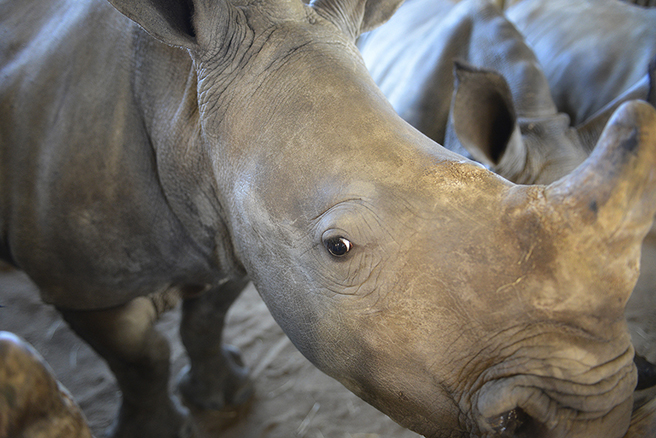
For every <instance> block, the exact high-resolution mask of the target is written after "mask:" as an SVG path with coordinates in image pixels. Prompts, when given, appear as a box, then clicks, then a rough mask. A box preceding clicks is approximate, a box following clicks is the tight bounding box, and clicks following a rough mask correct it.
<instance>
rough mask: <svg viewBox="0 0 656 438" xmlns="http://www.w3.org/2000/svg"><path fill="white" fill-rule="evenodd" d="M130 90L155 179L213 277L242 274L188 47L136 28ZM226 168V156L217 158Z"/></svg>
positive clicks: (195, 71)
mask: <svg viewBox="0 0 656 438" xmlns="http://www.w3.org/2000/svg"><path fill="white" fill-rule="evenodd" d="M134 40H135V43H134V48H135V49H134V55H133V56H134V58H135V62H137V63H138V65H139V69H136V70H135V73H134V79H133V84H134V93H135V95H136V99H137V101H138V105H139V106H140V107H141V108H142V114H143V117H144V125H145V129H146V130H147V132H148V137H149V139H150V146H151V147H152V148H153V151H154V155H155V159H156V165H157V172H158V179H159V183H160V185H161V187H162V190H163V192H164V195H165V197H166V200H167V202H168V205H169V207H170V208H171V210H172V211H173V213H174V214H175V216H176V217H177V218H178V220H179V221H180V224H181V225H182V227H183V228H184V229H185V230H186V232H187V233H188V237H189V238H190V239H191V240H192V241H193V242H194V243H195V247H196V249H197V250H198V252H199V253H200V254H201V256H202V257H203V258H204V259H205V260H206V261H207V262H208V263H209V266H211V267H212V269H214V270H217V269H218V271H217V272H215V275H217V276H219V277H226V276H231V275H235V274H237V275H243V268H242V267H241V264H240V263H239V262H238V261H237V259H236V258H235V257H234V254H233V252H232V243H231V238H230V233H229V232H228V225H227V223H226V215H225V209H224V207H223V203H224V199H223V197H222V196H221V195H222V192H221V189H220V188H219V186H218V184H217V179H216V178H215V177H214V171H213V164H214V161H215V160H217V157H214V156H213V155H212V150H211V148H210V147H209V146H208V140H207V138H206V136H205V135H204V133H203V130H202V127H201V121H200V120H201V118H200V110H199V104H198V94H197V90H198V79H197V70H196V68H195V66H194V63H193V61H192V58H191V57H190V55H189V53H188V51H187V50H184V49H178V48H173V47H170V46H167V45H165V44H163V43H161V42H159V41H157V40H155V39H154V38H152V37H150V36H149V35H148V34H146V33H145V32H144V31H143V30H141V29H139V28H136V29H135V37H134ZM218 161H219V162H220V163H222V165H224V166H229V165H230V164H229V163H230V158H229V157H225V158H223V159H218Z"/></svg>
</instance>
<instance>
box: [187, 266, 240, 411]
mask: <svg viewBox="0 0 656 438" xmlns="http://www.w3.org/2000/svg"><path fill="white" fill-rule="evenodd" d="M247 284H248V279H246V278H242V279H236V280H231V281H228V282H227V283H225V284H223V285H221V286H219V287H218V288H215V289H211V290H209V291H207V292H205V293H203V294H201V295H199V296H196V297H194V298H187V299H185V300H184V302H183V304H182V321H181V323H180V335H181V338H182V343H183V344H184V346H185V348H186V350H187V354H188V356H189V360H190V363H191V364H190V366H188V367H187V368H185V369H184V370H183V371H182V373H181V376H180V379H179V383H178V389H179V390H180V394H181V395H182V399H183V401H184V402H185V403H186V404H187V405H189V406H190V407H192V408H196V409H201V410H213V411H220V410H226V411H229V410H232V409H233V408H234V407H236V406H239V405H243V404H245V403H246V402H248V401H249V400H250V398H251V396H252V395H253V386H252V383H251V381H250V380H249V378H248V369H247V368H246V367H244V365H243V363H242V361H241V357H240V354H239V351H238V350H237V349H236V348H235V347H231V346H226V345H223V343H222V335H223V325H224V322H225V316H226V313H227V312H228V308H229V307H230V305H231V304H232V303H233V302H234V301H235V299H236V298H237V297H238V296H239V294H240V293H241V291H242V290H244V288H245V287H246V285H247Z"/></svg>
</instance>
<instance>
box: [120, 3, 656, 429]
mask: <svg viewBox="0 0 656 438" xmlns="http://www.w3.org/2000/svg"><path fill="white" fill-rule="evenodd" d="M112 3H114V4H115V5H116V6H117V7H118V9H119V10H121V11H123V12H124V13H125V14H126V15H128V16H129V17H131V18H133V19H134V20H136V21H138V22H139V23H140V24H141V25H142V26H143V27H144V28H145V29H146V30H148V31H149V32H150V33H151V34H152V35H154V36H156V37H157V38H159V39H161V40H163V41H165V42H167V43H168V44H170V45H174V46H178V47H182V48H185V49H187V50H188V51H189V53H190V55H191V57H192V59H193V62H194V67H195V72H196V75H197V80H196V81H195V82H194V81H190V84H192V85H193V86H195V89H193V87H192V88H191V92H192V93H194V94H195V95H196V96H197V102H198V124H199V126H200V129H201V138H202V142H201V143H200V144H201V147H202V151H203V154H204V155H203V156H204V157H206V159H207V162H208V167H209V168H210V173H211V175H212V178H213V184H214V187H215V194H216V195H215V196H216V201H217V205H218V206H219V207H220V208H217V211H220V212H221V222H222V223H223V224H225V229H226V236H223V237H222V240H221V242H222V243H221V245H222V246H221V248H222V249H221V251H223V252H224V253H225V254H227V256H225V257H224V258H223V259H221V260H226V257H227V258H228V259H229V262H230V266H233V267H234V268H233V269H234V270H236V271H238V272H240V273H246V274H247V275H248V276H249V277H250V278H251V279H252V280H253V282H254V283H255V285H256V287H257V289H258V291H259V293H260V294H261V296H262V298H263V299H264V301H265V302H266V304H267V306H268V307H269V309H270V311H271V313H272V314H273V316H274V317H275V319H276V320H277V322H278V323H279V324H280V326H281V327H282V328H283V330H284V331H285V333H286V334H287V335H288V336H289V337H290V339H291V340H292V341H293V342H294V344H295V345H296V346H297V347H298V349H299V350H300V351H301V352H302V353H303V354H304V355H305V356H306V357H307V358H308V359H309V360H311V361H312V362H313V363H314V364H316V366H317V367H319V368H320V369H321V370H323V371H324V372H326V373H327V374H329V375H331V376H333V377H334V378H336V379H337V380H339V381H340V382H342V383H343V384H344V385H345V386H346V387H348V388H349V389H350V390H352V391H353V392H354V393H356V394H357V395H359V396H360V397H362V398H363V399H365V400H366V401H368V402H369V403H371V404H372V405H373V406H375V407H377V408H378V409H380V410H381V411H383V412H385V413H386V414H388V415H389V416H391V417H392V418H393V419H394V420H396V421H397V422H399V423H400V424H402V425H404V426H406V427H409V428H410V429H412V430H414V431H416V432H418V433H421V434H423V435H425V436H427V437H433V438H437V437H456V436H457V437H461V436H462V437H465V436H486V437H493V436H518V437H519V436H531V437H562V436H568V437H589V436H596V437H607V438H611V437H613V438H616V437H619V436H621V435H622V434H623V433H624V431H625V430H626V428H627V426H628V421H629V417H630V413H631V406H632V391H633V388H634V387H635V380H636V376H635V368H634V365H633V362H632V358H633V349H632V346H631V343H630V339H629V335H628V332H627V329H626V325H625V321H624V318H623V308H624V305H625V303H626V301H627V299H628V297H629V294H630V292H631V289H632V287H633V284H634V282H635V279H636V277H637V275H638V260H639V252H640V242H641V240H642V238H643V236H644V234H645V233H646V232H647V229H648V228H649V226H650V224H651V221H652V218H653V215H654V211H655V210H656V205H655V203H654V193H653V191H654V190H653V189H654V185H655V184H656V175H654V174H653V170H652V169H653V168H654V163H655V161H656V114H655V113H654V110H653V109H652V108H651V107H647V106H646V105H642V104H638V103H631V104H628V105H626V106H624V107H622V108H621V109H620V110H619V111H618V113H617V115H616V117H615V118H614V119H613V120H612V121H611V123H610V125H609V127H608V129H607V130H606V132H605V134H604V136H603V139H602V140H601V141H600V146H598V147H597V149H596V150H595V153H594V154H592V156H591V157H590V158H589V159H588V160H587V161H586V162H585V163H584V164H583V165H582V166H581V167H579V168H578V169H577V170H576V171H575V172H574V173H573V174H571V175H570V176H568V177H567V178H565V179H562V180H559V181H558V182H556V183H554V184H551V185H549V186H517V185H514V184H512V183H510V182H508V181H507V180H505V179H503V178H501V177H498V176H496V175H495V174H493V173H491V172H489V171H488V170H486V169H484V168H483V167H481V166H480V165H478V164H475V163H473V162H471V161H468V160H466V159H464V158H463V157H461V156H459V155H457V154H454V153H452V152H449V151H447V150H445V149H443V148H442V147H441V146H439V145H438V144H436V143H434V142H432V141H431V140H429V139H428V138H426V137H425V136H423V135H422V134H420V133H419V132H418V131H416V130H415V129H414V128H412V127H410V126H409V125H408V124H407V123H405V122H404V121H403V120H401V119H400V118H399V117H398V116H397V115H396V113H395V112H394V110H393V109H392V107H391V106H390V104H389V103H388V102H387V100H386V99H385V97H384V96H383V95H382V93H381V92H380V91H379V90H378V89H377V87H376V86H375V84H374V83H373V81H372V79H371V78H370V76H369V75H368V73H367V71H366V68H365V66H364V64H363V62H362V60H361V58H360V56H359V55H358V52H357V49H356V48H355V46H354V39H355V37H356V36H357V35H358V34H359V33H360V32H362V31H364V30H367V29H369V28H371V27H373V26H374V25H376V24H378V23H379V22H381V21H383V20H384V19H385V18H386V17H388V16H389V15H390V14H391V13H392V12H393V10H394V9H395V8H396V6H397V4H398V2H397V1H380V2H374V1H368V2H365V1H345V0H344V1H342V0H316V1H314V2H312V3H311V4H310V5H304V4H303V3H302V2H301V1H300V0H298V1H297V0H278V1H270V2H249V1H244V2H227V1H214V2H210V1H202V0H198V1H194V2H193V14H192V11H191V10H189V8H190V5H191V2H187V3H185V2H181V3H180V4H179V6H178V3H175V2H166V3H164V2H163V3H162V5H157V4H155V3H154V2H146V1H142V2H120V1H117V0H114V1H112ZM134 5H139V6H134ZM173 5H175V7H173ZM180 17H182V18H180ZM187 146H188V145H184V144H183V145H180V147H181V148H182V149H183V150H184V148H185V147H187Z"/></svg>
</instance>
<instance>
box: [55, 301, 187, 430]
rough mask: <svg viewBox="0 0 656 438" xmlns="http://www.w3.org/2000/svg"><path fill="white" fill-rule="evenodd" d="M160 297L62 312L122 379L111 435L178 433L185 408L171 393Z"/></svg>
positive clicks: (182, 423) (168, 350)
mask: <svg viewBox="0 0 656 438" xmlns="http://www.w3.org/2000/svg"><path fill="white" fill-rule="evenodd" d="M157 304H158V301H157V300H155V299H153V298H150V297H140V298H136V299H134V300H132V301H131V302H129V303H128V304H126V305H123V306H119V307H116V308H112V309H107V310H94V311H70V310H61V309H60V311H61V313H62V315H63V317H64V319H65V320H66V322H68V324H69V325H70V327H71V328H72V329H73V330H74V331H75V332H76V333H77V334H78V336H80V337H81V338H82V339H83V340H85V341H86V342H87V343H88V344H89V345H91V347H93V349H94V350H96V352H98V354H100V356H102V357H103V358H104V359H105V361H106V362H107V364H108V365H109V368H110V369H111V370H112V372H113V373H114V375H115V376H116V380H117V381H118V386H119V388H120V389H121V392H122V395H123V398H122V401H121V407H120V410H119V414H118V418H117V420H116V421H115V423H114V425H113V426H112V428H111V430H110V433H109V435H110V436H113V437H116V438H119V437H120V438H143V437H144V436H153V437H154V436H156V437H166V438H168V437H170V438H173V437H179V436H182V434H181V430H182V427H183V425H184V424H185V422H184V414H183V412H182V409H180V408H178V407H176V406H175V405H174V403H173V401H172V400H171V398H170V397H169V393H168V381H169V354H170V349H169V344H168V341H167V340H166V338H165V337H164V336H162V335H161V334H160V333H158V332H157V331H156V330H155V329H154V327H153V325H154V323H155V321H156V320H157V317H158V315H159V313H160V311H161V310H162V309H161V308H160V306H158V305H157Z"/></svg>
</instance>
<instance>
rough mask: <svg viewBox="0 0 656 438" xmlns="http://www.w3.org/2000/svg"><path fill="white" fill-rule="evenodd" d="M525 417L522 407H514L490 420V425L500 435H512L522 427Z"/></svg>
mask: <svg viewBox="0 0 656 438" xmlns="http://www.w3.org/2000/svg"><path fill="white" fill-rule="evenodd" d="M527 417H528V415H526V413H525V412H524V411H523V410H522V409H520V408H515V409H513V410H511V411H508V412H506V413H504V414H501V415H499V416H498V417H497V418H495V419H493V420H492V421H490V426H492V429H493V430H494V432H496V433H497V434H498V435H499V436H500V437H514V436H515V432H516V431H518V430H520V429H521V428H522V426H523V425H524V423H525V422H526V420H527Z"/></svg>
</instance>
